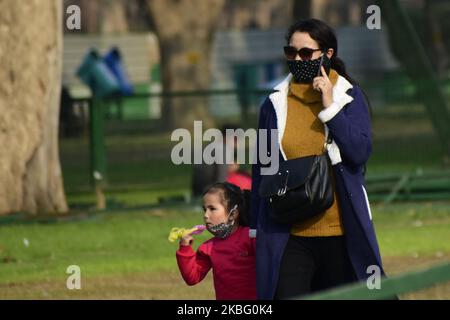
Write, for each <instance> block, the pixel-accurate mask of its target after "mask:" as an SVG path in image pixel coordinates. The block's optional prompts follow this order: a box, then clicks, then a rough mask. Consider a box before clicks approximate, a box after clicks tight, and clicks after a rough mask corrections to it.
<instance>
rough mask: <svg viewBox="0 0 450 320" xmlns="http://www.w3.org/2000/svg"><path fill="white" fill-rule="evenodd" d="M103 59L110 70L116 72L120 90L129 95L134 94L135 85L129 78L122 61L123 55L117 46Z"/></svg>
mask: <svg viewBox="0 0 450 320" xmlns="http://www.w3.org/2000/svg"><path fill="white" fill-rule="evenodd" d="M103 61H104V62H105V64H106V66H108V68H109V70H110V71H111V72H112V73H113V74H114V76H115V77H116V79H117V81H118V82H119V87H120V91H121V92H122V94H123V95H125V96H129V95H132V94H133V86H132V85H131V82H130V80H129V78H128V75H127V73H126V72H125V68H124V66H123V63H122V56H121V54H120V51H119V49H118V48H117V47H113V48H112V49H111V50H110V51H109V52H108V53H107V54H106V55H105V56H104V57H103Z"/></svg>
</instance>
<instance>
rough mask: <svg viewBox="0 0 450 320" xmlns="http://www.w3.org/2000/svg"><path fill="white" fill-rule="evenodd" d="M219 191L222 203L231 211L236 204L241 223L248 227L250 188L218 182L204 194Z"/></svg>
mask: <svg viewBox="0 0 450 320" xmlns="http://www.w3.org/2000/svg"><path fill="white" fill-rule="evenodd" d="M215 192H219V193H220V194H221V195H222V197H221V203H222V205H223V206H224V207H225V209H226V210H227V212H229V211H230V210H231V209H233V207H234V206H235V205H237V210H238V211H239V217H238V222H239V225H241V226H244V227H248V226H249V225H250V195H251V192H250V191H249V190H242V189H241V188H239V187H238V186H237V185H235V184H233V183H229V182H217V183H215V184H213V185H212V186H211V187H209V188H208V189H207V190H206V191H205V192H204V193H203V195H205V194H207V193H215Z"/></svg>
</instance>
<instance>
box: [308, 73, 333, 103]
mask: <svg viewBox="0 0 450 320" xmlns="http://www.w3.org/2000/svg"><path fill="white" fill-rule="evenodd" d="M320 71H321V73H322V76H321V77H315V78H314V80H313V88H314V90H317V91H320V92H322V104H323V106H324V107H325V108H328V107H329V106H331V104H332V103H333V84H332V83H331V81H330V79H329V78H328V75H327V73H326V72H325V69H324V67H323V66H321V67H320Z"/></svg>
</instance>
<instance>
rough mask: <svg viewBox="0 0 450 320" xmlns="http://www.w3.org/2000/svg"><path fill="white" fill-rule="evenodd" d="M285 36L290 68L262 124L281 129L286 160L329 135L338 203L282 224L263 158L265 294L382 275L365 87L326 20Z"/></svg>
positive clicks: (255, 213) (260, 267) (259, 232)
mask: <svg viewBox="0 0 450 320" xmlns="http://www.w3.org/2000/svg"><path fill="white" fill-rule="evenodd" d="M286 40H287V46H286V47H285V48H284V51H285V56H286V59H287V64H288V67H289V70H290V72H291V73H290V74H289V76H288V77H287V78H286V79H285V80H284V81H283V82H282V83H280V84H279V85H278V86H276V87H275V88H274V89H275V90H276V92H274V93H273V94H271V95H270V96H269V97H268V98H267V99H266V101H265V102H264V104H263V105H262V107H261V110H260V116H259V129H278V131H277V134H278V139H277V141H278V147H279V150H280V151H279V157H280V161H286V160H289V159H294V158H299V157H304V156H308V155H314V154H317V155H318V154H321V153H323V147H324V141H327V140H328V141H330V140H329V139H328V138H331V139H332V140H331V141H332V142H331V143H328V144H327V145H326V148H327V150H328V155H329V157H330V160H331V164H332V168H333V170H332V173H333V174H332V178H333V182H334V185H335V194H334V196H335V200H336V201H334V203H333V205H332V206H331V207H330V208H329V209H327V210H326V211H325V212H323V213H321V214H318V215H316V216H314V217H313V218H310V219H308V220H307V221H304V222H302V223H298V224H295V225H284V224H277V223H275V222H274V221H272V220H271V218H270V217H269V215H268V210H269V208H268V206H267V202H266V200H265V199H263V198H261V197H260V196H259V194H258V189H259V184H260V181H261V173H260V168H261V166H260V163H259V161H258V162H257V164H255V165H253V168H252V180H253V182H252V205H251V207H252V225H251V227H252V229H256V231H254V230H251V235H255V234H256V243H257V244H256V253H257V260H256V269H257V286H258V287H257V289H258V298H259V299H274V298H275V299H284V298H289V297H294V296H299V295H303V294H308V293H311V292H314V291H318V290H323V289H327V288H330V287H334V286H338V285H341V284H345V283H349V282H353V281H358V280H359V281H366V279H367V278H369V277H370V276H371V275H372V273H370V272H369V273H368V271H367V270H368V269H367V268H368V267H369V266H372V267H371V269H370V270H373V268H374V267H373V266H375V268H377V267H378V268H379V271H380V274H381V275H383V274H384V272H383V268H382V264H381V258H380V254H379V249H378V244H377V240H376V236H375V231H374V228H373V225H372V221H371V213H370V207H369V203H368V199H367V194H366V191H365V189H364V176H363V171H364V167H365V163H366V162H367V160H368V158H369V154H370V152H371V136H370V132H371V129H370V116H369V110H368V106H367V103H366V100H365V99H364V95H363V92H362V91H361V89H360V88H359V87H358V85H356V84H355V83H354V81H352V80H351V78H350V77H349V76H348V75H347V73H346V71H345V67H344V64H343V62H342V61H341V60H340V59H339V58H338V57H337V53H338V47H337V40H336V36H335V34H334V32H333V30H332V29H331V28H330V27H329V26H328V25H326V24H325V23H323V22H321V21H319V20H316V19H310V20H303V21H299V22H297V23H295V24H294V25H292V26H291V27H290V28H289V30H288V33H287V36H286ZM268 132H269V138H268V141H271V140H270V130H269V131H268ZM270 152H271V150H269V153H270ZM258 154H259V153H258Z"/></svg>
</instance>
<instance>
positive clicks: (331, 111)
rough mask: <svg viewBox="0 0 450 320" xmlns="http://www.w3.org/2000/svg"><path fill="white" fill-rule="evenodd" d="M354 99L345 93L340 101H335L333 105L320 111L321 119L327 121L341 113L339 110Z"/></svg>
mask: <svg viewBox="0 0 450 320" xmlns="http://www.w3.org/2000/svg"><path fill="white" fill-rule="evenodd" d="M352 101H353V97H351V96H349V95H348V94H345V95H343V96H342V97H341V98H340V99H339V100H338V101H334V102H333V103H332V104H331V106H329V107H328V108H325V109H324V110H322V111H320V112H319V115H318V116H319V119H320V120H321V121H322V122H323V123H326V122H328V121H330V120H331V119H333V118H334V116H335V115H337V114H338V113H339V111H341V110H342V108H344V106H345V105H346V104H347V103H349V102H352Z"/></svg>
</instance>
